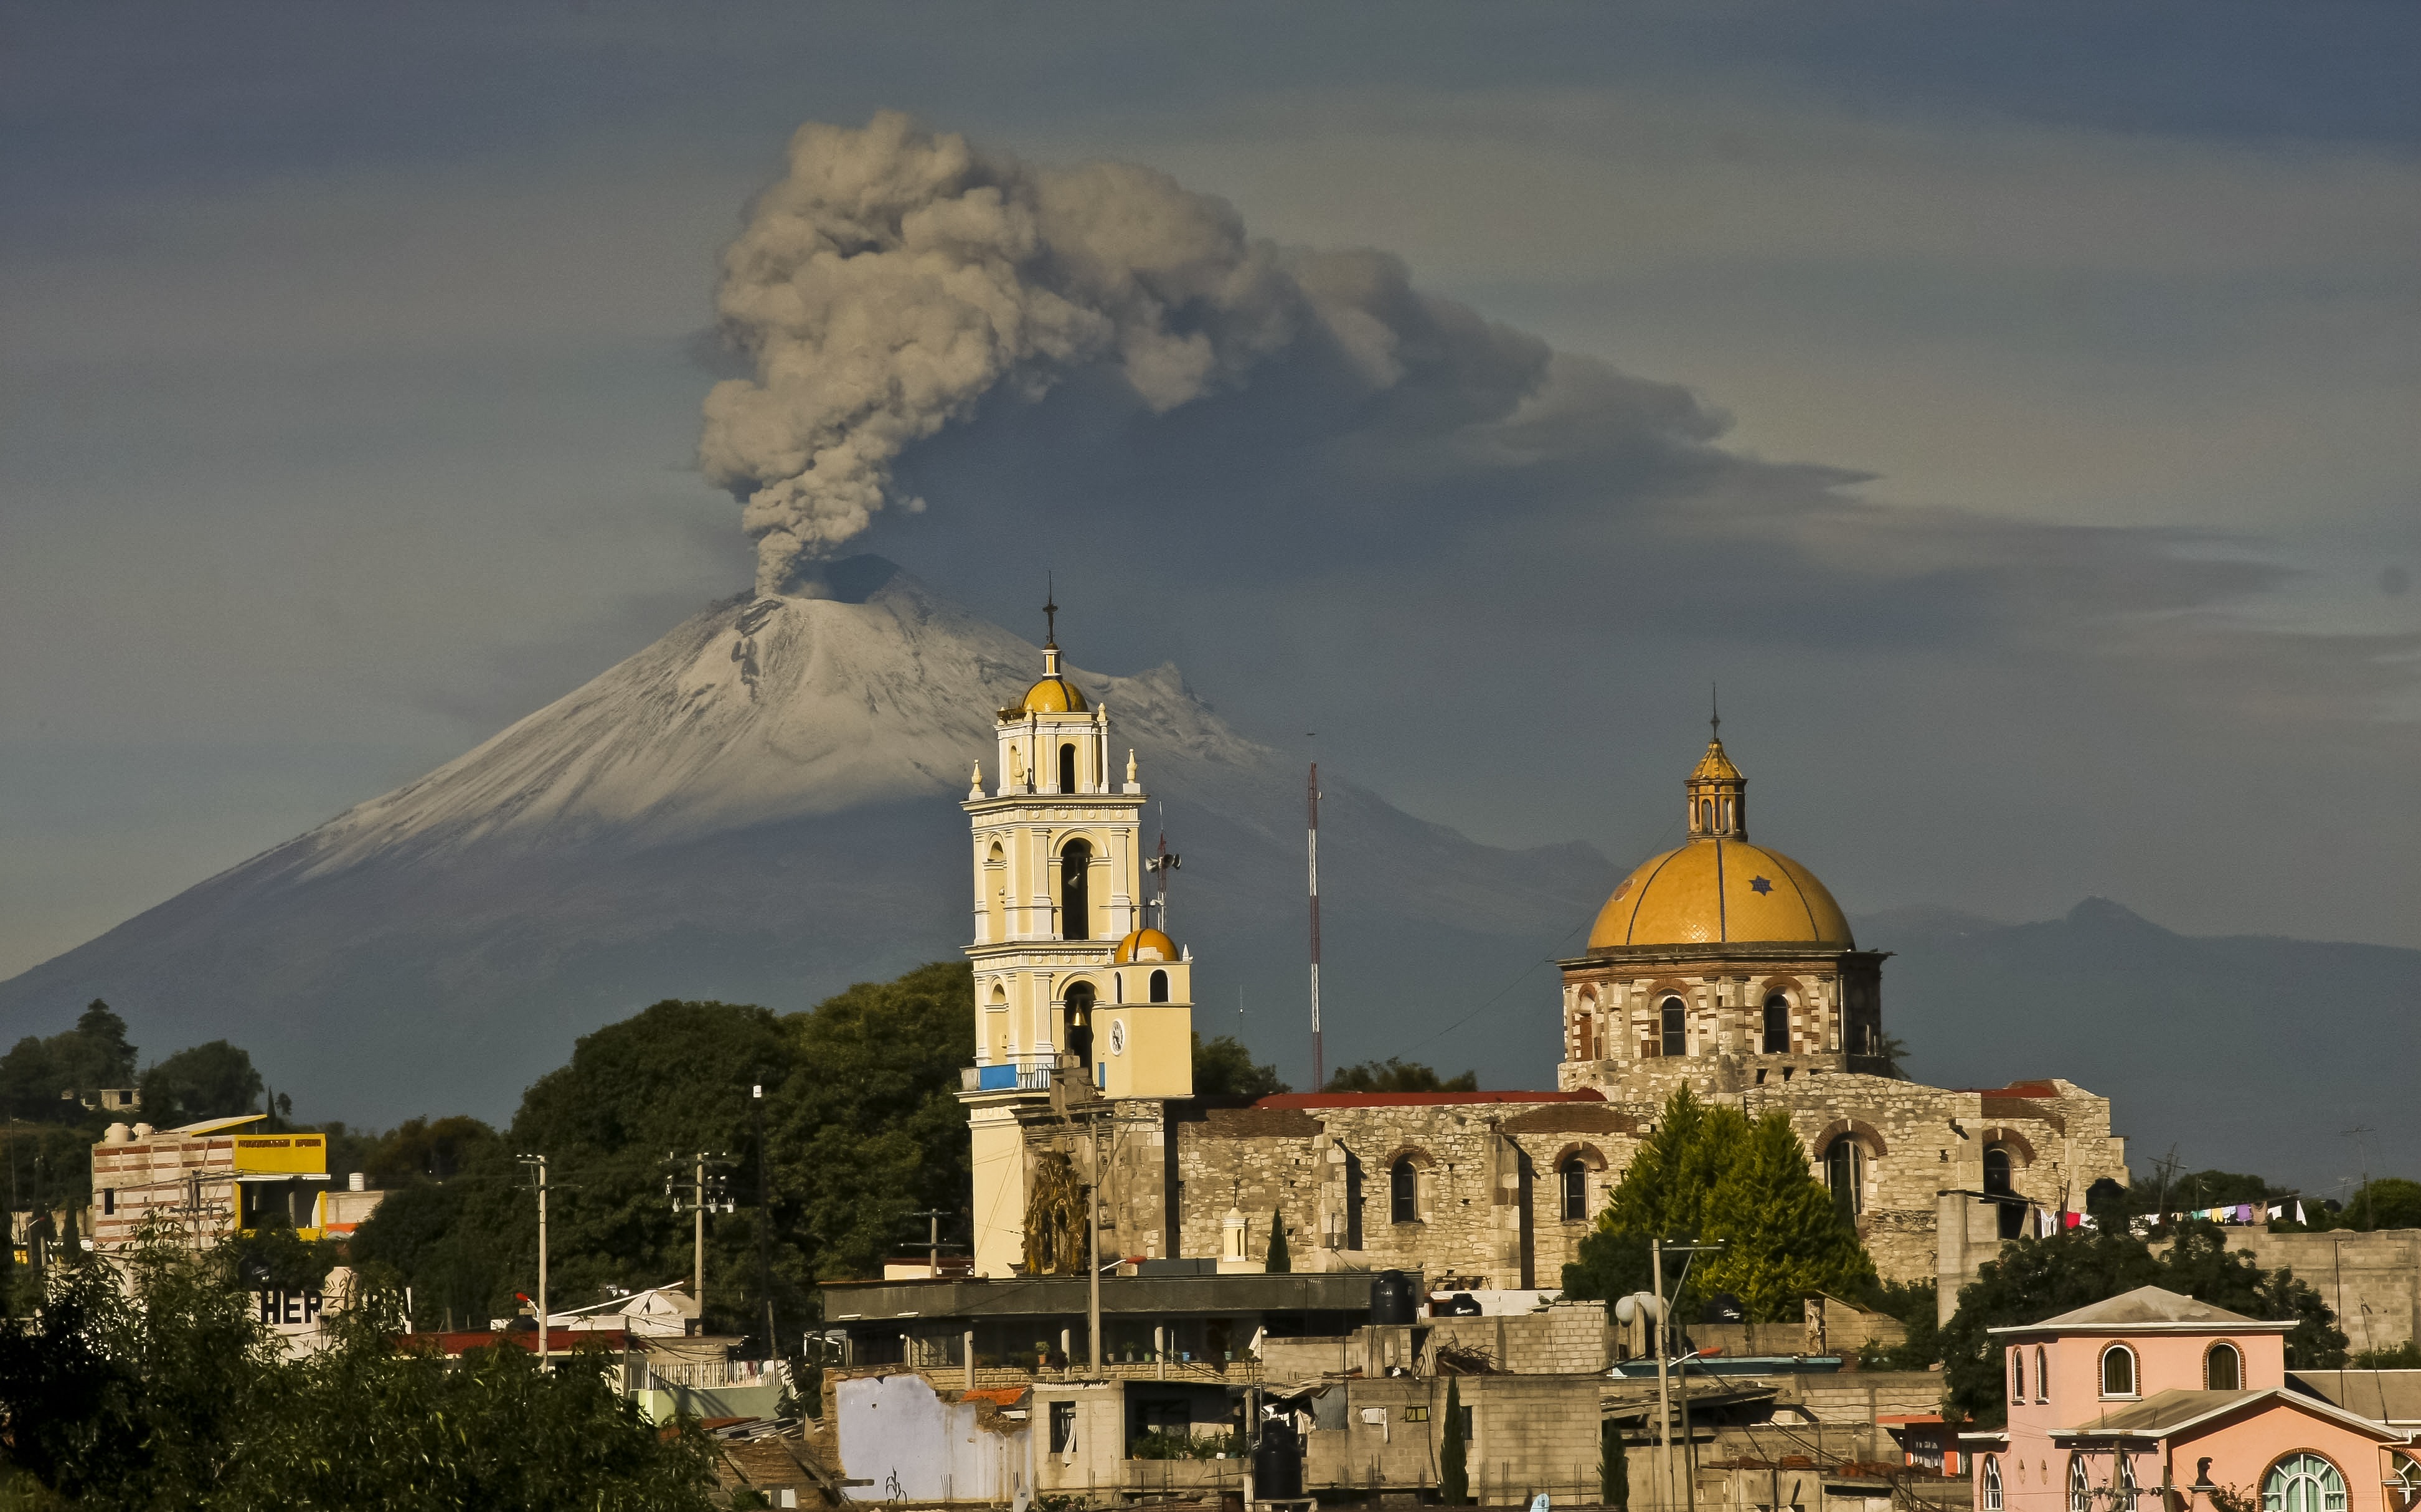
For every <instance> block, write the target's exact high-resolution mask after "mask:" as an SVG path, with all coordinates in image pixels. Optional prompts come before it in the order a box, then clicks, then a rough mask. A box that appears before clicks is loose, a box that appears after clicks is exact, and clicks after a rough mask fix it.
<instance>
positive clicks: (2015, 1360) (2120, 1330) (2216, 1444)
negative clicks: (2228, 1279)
mask: <svg viewBox="0 0 2421 1512" xmlns="http://www.w3.org/2000/svg"><path fill="white" fill-rule="evenodd" d="M2293 1326H2294V1325H2292V1324H2290V1323H2262V1322H2257V1321H2255V1320H2254V1319H2252V1318H2249V1317H2239V1316H2238V1315H2236V1314H2234V1313H2231V1312H2227V1311H2225V1310H2224V1309H2221V1308H2217V1307H2211V1306H2209V1305H2206V1304H2205V1303H2202V1302H2196V1301H2195V1300H2194V1299H2193V1298H2191V1297H2180V1296H2179V1295H2178V1294H2177V1293H2176V1292H2173V1291H2163V1290H2162V1289H2161V1288H2160V1287H2158V1286H2145V1287H2142V1288H2141V1289H2139V1290H2135V1291H2131V1292H2128V1293H2126V1294H2125V1295H2124V1296H2119V1297H2113V1298H2111V1299H2110V1300H2109V1301H2108V1302H2096V1303H2094V1304H2093V1305H2092V1306H2090V1307H2081V1308H2079V1309H2077V1310H2076V1311H2075V1312H2072V1313H2065V1314H2062V1315H2061V1316H2059V1317H2054V1318H2049V1319H2046V1320H2045V1321H2043V1322H2040V1323H2033V1324H2028V1325H2025V1326H2023V1327H2019V1328H1996V1329H1993V1330H1991V1333H1992V1336H1993V1337H1994V1338H1995V1339H1996V1340H1997V1341H1998V1342H1999V1343H2000V1345H2001V1346H2002V1357H2001V1368H2002V1370H2003V1372H2004V1383H2005V1386H2006V1388H2007V1393H2008V1399H2009V1414H2008V1425H2007V1427H2005V1428H2003V1429H2001V1430H1999V1431H1997V1432H1991V1433H1969V1434H1962V1435H1961V1436H1960V1437H1961V1439H1962V1440H1963V1441H1964V1442H1965V1443H1966V1446H1967V1449H1968V1452H1969V1456H1970V1466H1971V1469H1970V1473H1971V1474H1972V1476H1973V1478H1974V1485H1975V1491H1976V1512H2408V1509H2410V1508H2412V1507H2413V1504H2414V1493H2415V1492H2416V1491H2421V1470H2416V1467H2415V1462H2414V1458H2413V1436H2412V1435H2411V1434H2410V1433H2408V1432H2406V1431H2404V1430H2402V1429H2400V1428H2391V1427H2389V1426H2387V1425H2385V1424H2383V1423H2376V1422H2373V1421H2372V1420H2370V1419H2369V1418H2366V1417H2359V1416H2357V1415H2355V1414H2354V1413H2352V1412H2349V1411H2345V1410H2344V1409H2343V1408H2340V1407H2336V1406H2334V1405H2332V1404H2331V1403H2329V1402H2326V1401H2323V1400H2321V1399H2319V1398H2318V1397H2315V1396H2311V1395H2305V1394H2304V1393H2302V1392H2300V1391H2297V1390H2295V1389H2294V1388H2293V1387H2291V1386H2290V1385H2289V1384H2288V1380H2287V1353H2286V1333H2287V1332H2288V1329H2290V1328H2292V1327H2293Z"/></svg>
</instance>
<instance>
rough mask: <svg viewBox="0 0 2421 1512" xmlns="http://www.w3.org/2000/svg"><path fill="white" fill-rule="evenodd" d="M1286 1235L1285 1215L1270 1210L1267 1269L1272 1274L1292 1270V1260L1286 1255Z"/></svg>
mask: <svg viewBox="0 0 2421 1512" xmlns="http://www.w3.org/2000/svg"><path fill="white" fill-rule="evenodd" d="M1286 1234H1287V1230H1286V1214H1285V1213H1283V1212H1280V1211H1279V1210H1278V1209H1277V1208H1271V1209H1270V1258H1269V1269H1270V1270H1271V1272H1272V1273H1273V1274H1274V1273H1278V1272H1282V1271H1287V1270H1293V1269H1294V1258H1293V1256H1291V1255H1288V1254H1287V1237H1286Z"/></svg>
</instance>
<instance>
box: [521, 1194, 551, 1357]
mask: <svg viewBox="0 0 2421 1512" xmlns="http://www.w3.org/2000/svg"><path fill="white" fill-rule="evenodd" d="M518 1159H519V1160H520V1161H521V1163H522V1164H523V1165H526V1166H531V1167H533V1168H535V1169H536V1170H537V1172H538V1367H539V1369H540V1370H544V1369H545V1368H546V1342H547V1339H546V1336H547V1326H546V1325H547V1311H546V1157H545V1156H543V1155H523V1156H520V1157H518Z"/></svg>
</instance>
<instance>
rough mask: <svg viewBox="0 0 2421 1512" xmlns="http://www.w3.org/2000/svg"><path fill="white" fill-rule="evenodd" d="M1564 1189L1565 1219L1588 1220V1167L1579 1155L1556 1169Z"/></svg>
mask: <svg viewBox="0 0 2421 1512" xmlns="http://www.w3.org/2000/svg"><path fill="white" fill-rule="evenodd" d="M1555 1174H1556V1175H1557V1176H1558V1177H1561V1178H1562V1181H1563V1188H1564V1217H1565V1218H1566V1219H1567V1220H1570V1219H1575V1218H1586V1217H1587V1216H1588V1215H1589V1210H1588V1166H1587V1165H1586V1164H1585V1163H1583V1161H1582V1160H1581V1158H1580V1157H1579V1156H1577V1155H1575V1156H1573V1157H1571V1158H1570V1160H1568V1161H1564V1163H1563V1164H1562V1165H1561V1166H1560V1167H1558V1168H1557V1169H1556V1173H1555Z"/></svg>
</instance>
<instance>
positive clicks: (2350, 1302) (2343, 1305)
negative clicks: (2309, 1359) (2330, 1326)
mask: <svg viewBox="0 0 2421 1512" xmlns="http://www.w3.org/2000/svg"><path fill="white" fill-rule="evenodd" d="M2224 1232H2225V1233H2226V1236H2227V1247H2228V1248H2229V1249H2231V1250H2245V1251H2249V1252H2251V1254H2252V1255H2253V1259H2254V1263H2255V1264H2257V1265H2258V1266H2260V1267H2261V1268H2262V1269H2263V1270H2277V1269H2279V1268H2280V1267H2282V1266H2283V1267H2285V1268H2287V1269H2288V1270H2293V1271H2294V1272H2295V1275H2296V1277H2297V1279H2299V1280H2303V1281H2308V1282H2310V1283H2311V1284H2312V1286H2314V1287H2315V1288H2317V1289H2318V1290H2319V1294H2320V1300H2321V1301H2322V1302H2327V1303H2328V1304H2329V1306H2330V1308H2331V1309H2332V1310H2333V1311H2335V1313H2336V1315H2337V1327H2339V1328H2341V1329H2343V1330H2345V1335H2346V1341H2347V1347H2348V1348H2351V1349H2355V1350H2362V1349H2389V1348H2395V1347H2396V1346H2397V1345H2399V1344H2402V1343H2403V1342H2404V1341H2405V1340H2407V1339H2410V1338H2413V1337H2415V1336H2416V1334H2415V1333H2414V1325H2415V1321H2416V1319H2421V1228H2382V1229H2380V1230H2377V1231H2376V1232H2373V1233H2368V1234H2356V1233H2324V1234H2273V1233H2271V1232H2270V1231H2269V1230H2268V1229H2266V1228H2260V1227H2251V1228H2229V1229H2226V1230H2224Z"/></svg>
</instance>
